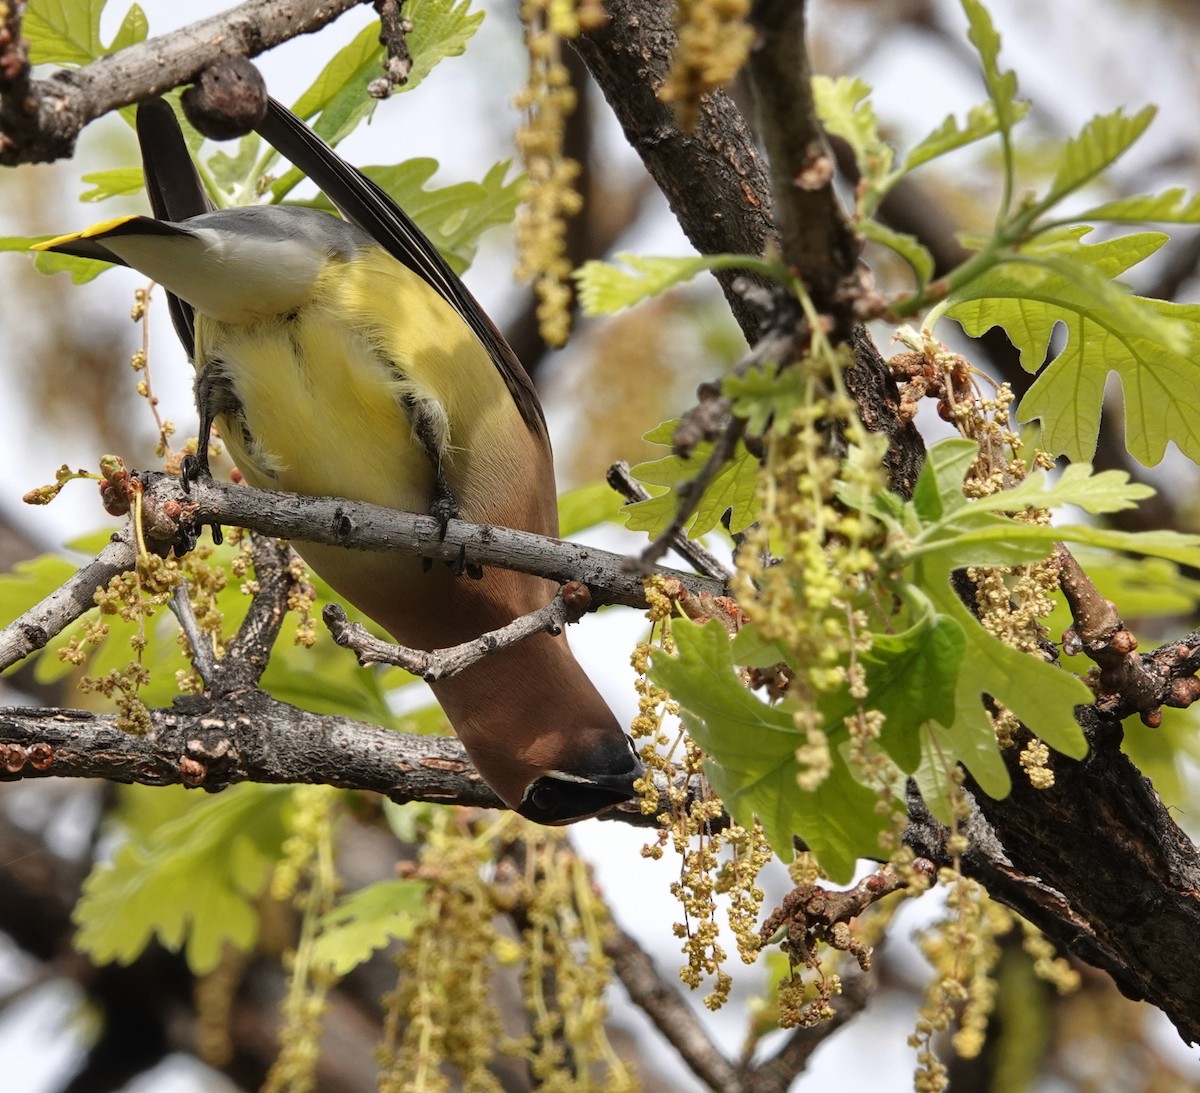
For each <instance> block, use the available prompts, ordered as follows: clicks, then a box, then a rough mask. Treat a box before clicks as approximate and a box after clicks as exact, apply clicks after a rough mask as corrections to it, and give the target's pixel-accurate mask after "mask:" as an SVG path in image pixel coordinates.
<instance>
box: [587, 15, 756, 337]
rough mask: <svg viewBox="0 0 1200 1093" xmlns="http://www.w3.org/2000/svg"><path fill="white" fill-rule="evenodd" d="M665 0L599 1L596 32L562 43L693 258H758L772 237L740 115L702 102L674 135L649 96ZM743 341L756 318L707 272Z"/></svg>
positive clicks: (657, 76) (670, 37)
mask: <svg viewBox="0 0 1200 1093" xmlns="http://www.w3.org/2000/svg"><path fill="white" fill-rule="evenodd" d="M673 8H674V5H673V4H671V3H669V2H667V0H605V10H606V11H607V12H608V15H609V19H608V22H607V23H605V25H604V26H602V27H600V28H599V29H597V30H593V31H589V32H587V33H586V34H583V35H580V37H579V38H577V39H574V40H573V41H572V45H573V46H574V47H575V49H576V50H578V52H579V54H580V56H581V57H583V60H584V63H585V64H586V65H587V67H588V71H589V72H591V74H592V78H593V79H594V80H595V81H596V83H597V85H598V86H599V87H600V90H601V91H602V92H603V93H604V97H605V99H607V100H608V104H609V106H611V107H612V109H613V113H614V114H616V116H617V120H618V121H619V122H620V123H621V127H622V128H623V129H624V131H625V136H626V138H627V139H628V141H629V143H630V144H631V145H632V146H633V149H634V151H636V152H637V153H638V155H640V156H641V157H642V160H643V162H644V163H645V165H646V169H647V170H648V171H649V172H650V174H651V176H652V177H653V178H654V181H655V182H656V183H658V186H659V188H660V189H661V190H662V192H663V193H664V194H665V195H666V198H667V201H668V203H669V204H670V206H671V211H672V212H673V213H674V214H675V216H676V218H677V219H678V220H679V223H680V224H681V225H682V227H683V230H684V232H685V233H686V234H687V236H688V238H689V239H690V240H691V242H692V245H693V246H694V247H695V248H696V249H697V250H698V251H699V252H700V253H701V254H719V253H721V252H724V251H736V252H742V253H748V254H761V253H762V252H763V251H764V250H765V249H766V247H767V246H768V244H770V243H772V242H774V241H775V239H776V236H775V228H774V226H773V225H772V223H771V189H770V185H769V182H768V178H767V170H766V165H765V164H764V163H763V161H762V157H761V156H760V155H759V154H758V151H757V149H756V148H755V146H754V136H753V134H752V133H751V131H750V127H749V126H748V125H747V124H746V119H745V118H744V117H743V116H742V113H741V111H740V110H738V108H737V106H736V105H735V104H734V102H733V100H732V99H731V98H730V97H729V96H728V95H726V94H725V93H724V92H721V91H717V92H714V93H712V94H711V95H708V96H706V97H705V100H704V102H703V104H702V106H701V110H700V118H699V121H698V122H697V124H696V128H695V131H694V132H691V133H687V132H684V131H683V130H682V129H680V127H679V124H678V122H677V121H676V119H675V112H674V110H673V109H672V107H670V106H669V105H668V104H666V103H663V102H661V101H660V100H659V99H658V97H657V91H658V89H659V88H660V87H661V86H662V83H663V80H664V78H665V77H666V73H667V67H668V65H669V64H670V57H671V51H672V50H673V48H674V41H675V30H674V25H673V23H672V12H673ZM716 277H717V280H718V281H719V282H720V283H721V287H722V288H723V289H724V290H725V297H726V299H727V300H728V301H729V306H730V308H731V309H732V310H733V314H734V318H736V319H737V321H738V324H739V325H740V326H741V328H742V332H743V333H744V334H745V335H746V338H747V340H749V341H751V342H753V341H754V340H755V331H756V329H757V326H758V316H757V315H756V314H755V313H754V312H753V311H752V310H750V309H748V308H747V307H746V305H745V303H744V302H743V300H742V297H741V295H740V294H739V293H738V292H736V291H734V289H733V282H734V280H735V279H736V277H737V275H736V274H735V273H733V272H731V271H726V272H720V273H717V274H716Z"/></svg>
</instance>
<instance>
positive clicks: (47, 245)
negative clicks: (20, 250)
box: [29, 216, 138, 251]
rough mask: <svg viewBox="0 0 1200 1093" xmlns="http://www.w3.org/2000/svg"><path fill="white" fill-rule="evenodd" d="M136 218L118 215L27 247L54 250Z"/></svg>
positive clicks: (107, 231)
mask: <svg viewBox="0 0 1200 1093" xmlns="http://www.w3.org/2000/svg"><path fill="white" fill-rule="evenodd" d="M137 219H138V218H137V216H118V217H114V218H113V219H112V220H101V221H100V223H99V224H93V225H92V226H91V227H90V228H84V229H83V231H78V232H68V233H67V234H66V235H56V236H55V237H54V238H53V239H43V240H42V241H41V242H40V243H32V244H30V247H29V249H30V250H38V251H41V250H54V248H55V247H61V246H62V245H63V244H64V243H74V242H75V240H77V239H95V238H97V237H98V236H103V235H107V234H108V233H109V232H111V231H113V230H115V229H117V228H119V227H121V226H122V225H123V224H128V223H129V221H131V220H137Z"/></svg>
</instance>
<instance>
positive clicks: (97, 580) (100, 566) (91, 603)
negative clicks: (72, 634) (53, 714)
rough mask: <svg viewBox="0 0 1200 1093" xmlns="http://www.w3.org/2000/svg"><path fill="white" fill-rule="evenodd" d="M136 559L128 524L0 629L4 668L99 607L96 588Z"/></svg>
mask: <svg viewBox="0 0 1200 1093" xmlns="http://www.w3.org/2000/svg"><path fill="white" fill-rule="evenodd" d="M136 563H137V550H136V548H135V547H134V545H133V532H132V528H131V527H130V526H129V525H126V527H125V528H123V529H122V530H121V531H119V532H117V533H116V534H114V535H113V537H112V541H111V542H110V543H109V544H108V546H106V547H105V548H104V549H103V550H102V551H101V552H100V553H99V554H97V555H96V557H95V558H94V559H93V560H92V561H91V562H89V563H88V564H87V565H86V566H84V567H83V568H82V569H80V570H79V571H78V572H77V573H75V575H74V576H72V577H71V578H70V579H69V580H67V581H66V582H65V583H64V584H63V585H61V586H60V587H59V588H56V589H55V590H54V591H53V592H51V593H50V595H49V596H47V597H46V598H45V599H44V600H42V602H41V603H39V604H37V605H36V606H34V607H31V608H30V609H29V610H28V611H26V612H25V613H24V614H23V615H22V616H21V617H20V618H19V619H15V620H14V621H13V622H10V623H9V624H8V625H7V626H6V627H4V629H3V630H0V671H2V670H3V669H5V668H8V667H10V666H11V665H13V664H16V663H17V661H19V660H21V659H22V658H23V657H27V656H29V654H30V653H33V652H36V651H37V650H38V649H41V648H43V647H44V646H45V645H46V643H47V642H49V641H50V639H51V638H53V637H54V636H55V635H56V634H59V633H61V632H62V631H63V630H64V629H66V628H67V627H68V626H70V625H71V623H73V622H74V621H75V620H76V619H78V618H79V617H80V616H81V615H83V614H85V613H86V612H87V611H89V610H91V608H93V607H95V606H96V600H95V595H96V590H97V589H98V588H105V587H107V586H108V582H109V581H111V580H112V579H113V577H116V576H118V575H119V574H121V573H125V572H127V571H128V570H130V569H132V568H133V567H134V565H135V564H136Z"/></svg>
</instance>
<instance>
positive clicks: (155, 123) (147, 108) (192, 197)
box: [137, 99, 216, 357]
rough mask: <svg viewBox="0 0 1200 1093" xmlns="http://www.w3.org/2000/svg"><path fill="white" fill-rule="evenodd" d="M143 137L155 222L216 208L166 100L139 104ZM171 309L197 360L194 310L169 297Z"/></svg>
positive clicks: (140, 141)
mask: <svg viewBox="0 0 1200 1093" xmlns="http://www.w3.org/2000/svg"><path fill="white" fill-rule="evenodd" d="M137 135H138V145H139V146H140V148H141V150H142V169H143V171H144V173H145V176H146V193H147V194H148V195H149V196H150V208H151V209H152V210H153V211H154V215H155V217H157V218H158V219H159V220H174V221H182V220H187V219H189V218H190V217H193V216H199V215H200V214H201V213H207V212H212V211H213V210H214V209H215V208H216V206H215V205H214V204H213V203H212V202H211V201H210V200H209V197H208V193H207V191H206V190H205V189H204V183H203V182H201V181H200V175H199V173H198V172H197V170H196V165H195V163H193V162H192V155H191V152H189V151H188V146H187V142H186V141H185V140H184V139H183V130H182V129H180V128H179V121H178V119H177V118H176V117H175V111H174V110H172V109H171V106H170V104H169V103H167V101H166V100H165V99H147V100H146V101H145V102H143V103H141V104H139V106H138V109H137ZM167 306H168V308H169V310H170V313H171V322H172V324H173V325H174V327H175V333H176V334H178V335H179V340H180V341H181V342H182V343H183V346H184V348H185V349H186V350H187V354H188V356H189V357H191V356H192V355H193V354H194V352H195V349H196V334H195V328H196V321H195V316H194V313H193V311H192V306H191V305H190V304H188V303H185V302H184V301H183V300H181V299H180V298H179V297H178V296H175V295H173V294H172V293H169V292H168V293H167Z"/></svg>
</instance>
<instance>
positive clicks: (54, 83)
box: [0, 0, 366, 166]
mask: <svg viewBox="0 0 1200 1093" xmlns="http://www.w3.org/2000/svg"><path fill="white" fill-rule="evenodd" d="M365 2H366V0H247V3H244V4H242V5H241V6H240V7H237V8H233V9H232V10H230V11H226V12H222V13H220V14H219V15H214V16H211V17H210V18H208V19H202V20H200V21H199V22H196V23H193V24H191V26H187V27H183V28H181V29H180V30H177V31H173V32H172V33H170V34H164V35H161V36H160V37H157V38H151V39H148V40H147V41H145V42H140V43H138V44H137V45H132V46H129V47H128V48H126V49H122V50H121V51H120V52H118V53H113V54H110V55H108V56H106V57H102V58H100V59H99V60H98V61H94V62H93V63H92V64H89V65H84V66H83V67H82V68H75V69H62V70H60V71H58V72H56V73H54V75H52V76H50V77H48V78H47V79H45V80H33V81H29V82H28V83H27V84H26V85H25V86H24V89H23V90H24V94H21V95H13V94H9V95H6V96H4V97H3V98H0V164H4V165H7V166H13V165H15V164H18V163H40V162H44V161H48V160H55V159H62V158H65V157H67V156H70V155H71V154H72V153H73V151H74V149H75V139H76V137H78V136H79V132H80V130H81V129H82V128H83V127H84V126H85V125H87V123H88V122H90V121H94V120H95V119H96V118H99V117H101V116H102V115H104V114H107V113H108V112H109V111H110V110H116V109H117V108H119V107H122V106H128V105H129V104H130V103H135V102H139V101H141V100H142V99H146V98H149V97H150V96H152V95H160V94H162V93H163V92H164V91H170V90H171V88H173V87H178V86H179V85H180V84H185V83H188V82H190V81H191V80H193V79H194V78H195V77H196V75H197V74H198V73H199V72H201V71H202V70H203V69H205V68H207V67H208V66H209V65H210V64H212V63H213V62H214V61H216V60H218V59H219V58H221V57H229V56H239V57H257V56H258V55H259V54H260V53H264V52H266V51H267V50H269V49H273V48H274V47H275V46H277V45H279V44H280V43H282V42H286V41H288V40H289V39H291V38H295V37H297V36H298V35H301V34H311V33H312V32H313V31H317V30H320V29H321V28H322V27H324V26H326V25H327V24H328V23H331V22H333V20H335V19H336V18H338V16H340V15H342V14H344V13H345V12H347V11H349V10H350V9H351V8H352V7H355V6H357V5H358V4H361V3H365Z"/></svg>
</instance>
